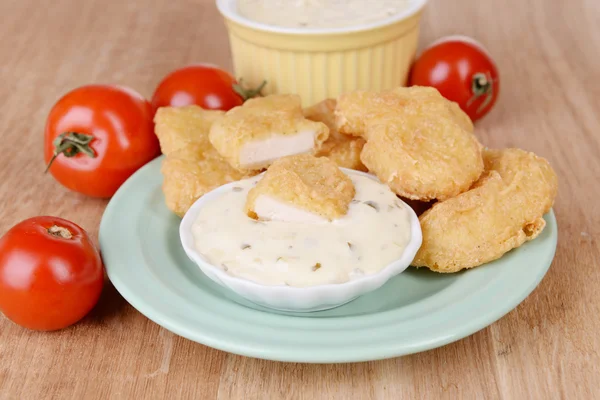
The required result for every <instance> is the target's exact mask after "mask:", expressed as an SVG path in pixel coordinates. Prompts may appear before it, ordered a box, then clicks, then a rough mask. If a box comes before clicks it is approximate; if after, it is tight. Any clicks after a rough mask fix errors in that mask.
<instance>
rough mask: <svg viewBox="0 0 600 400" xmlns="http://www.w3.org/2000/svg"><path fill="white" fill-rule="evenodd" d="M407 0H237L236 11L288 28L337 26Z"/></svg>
mask: <svg viewBox="0 0 600 400" xmlns="http://www.w3.org/2000/svg"><path fill="white" fill-rule="evenodd" d="M410 3H411V1H410V0H238V12H239V13H240V14H241V15H242V16H244V17H246V18H248V19H251V20H253V21H256V22H260V23H263V24H268V25H274V26H281V27H289V28H302V27H306V28H339V27H348V26H353V25H361V24H366V23H371V22H376V21H379V20H383V19H385V18H388V17H390V16H392V15H396V14H398V13H400V12H401V11H402V10H404V9H405V8H406V7H407V6H408V5H409V4H410Z"/></svg>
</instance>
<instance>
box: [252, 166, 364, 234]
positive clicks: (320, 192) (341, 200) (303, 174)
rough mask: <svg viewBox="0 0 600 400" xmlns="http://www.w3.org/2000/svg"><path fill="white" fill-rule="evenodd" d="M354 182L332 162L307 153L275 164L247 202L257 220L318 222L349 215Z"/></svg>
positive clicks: (253, 189)
mask: <svg viewBox="0 0 600 400" xmlns="http://www.w3.org/2000/svg"><path fill="white" fill-rule="evenodd" d="M354 194H355V189H354V185H353V183H352V180H351V179H350V178H349V177H348V176H347V175H346V174H344V173H343V172H342V171H341V170H340V169H339V168H338V166H337V165H336V164H335V163H334V162H333V161H331V160H328V159H327V158H324V157H318V158H317V157H313V156H311V155H308V154H301V155H296V156H290V157H284V158H281V159H279V160H277V161H275V162H274V163H273V165H271V166H270V167H269V169H268V170H267V172H265V175H264V176H263V177H262V179H261V180H260V181H259V182H258V184H257V185H256V186H255V187H254V188H252V189H251V190H250V192H249V193H248V197H247V199H246V213H247V214H248V216H250V217H251V218H254V219H262V220H278V221H287V222H309V223H318V222H325V221H328V220H329V221H330V220H334V219H337V218H340V217H342V216H344V215H345V214H346V213H347V212H348V206H349V204H350V202H351V201H352V199H353V198H354Z"/></svg>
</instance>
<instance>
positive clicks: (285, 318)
mask: <svg viewBox="0 0 600 400" xmlns="http://www.w3.org/2000/svg"><path fill="white" fill-rule="evenodd" d="M161 161H162V158H158V159H156V160H154V161H152V162H150V163H149V164H148V165H146V166H145V167H143V168H142V169H140V170H139V171H138V172H136V173H135V174H134V175H133V176H132V177H131V178H130V179H129V180H128V181H127V182H126V183H125V184H124V185H123V186H122V187H121V188H120V189H119V191H118V192H117V193H116V194H115V196H114V197H113V198H112V200H111V201H110V203H109V204H108V206H107V208H106V211H105V212H104V216H103V217H102V223H101V225H100V246H101V250H102V256H103V259H104V263H105V266H106V270H107V272H108V276H109V278H110V280H111V281H112V283H113V284H114V286H115V287H116V289H117V290H118V291H119V292H120V293H121V294H122V295H123V297H124V298H125V299H126V300H127V301H128V302H129V303H131V305H132V306H133V307H135V308H136V309H138V310H139V311H140V312H141V313H142V314H144V315H145V316H147V317H148V318H150V319H151V320H152V321H154V322H156V323H157V324H159V325H161V326H163V327H165V328H166V329H168V330H170V331H172V332H174V333H176V334H178V335H181V336H183V337H186V338H188V339H190V340H193V341H196V342H199V343H203V344H205V345H207V346H210V347H214V348H216V349H220V350H225V351H228V352H231V353H236V354H241V355H245V356H251V357H257V358H264V359H269V360H279V361H295V362H318V363H332V362H353V361H367V360H377V359H383V358H389V357H396V356H401V355H405V354H411V353H416V352H420V351H424V350H428V349H432V348H435V347H439V346H442V345H445V344H447V343H451V342H454V341H456V340H459V339H461V338H463V337H465V336H468V335H471V334H472V333H475V332H477V331H478V330H480V329H482V328H484V327H486V326H488V325H489V324H491V323H493V322H494V321H496V320H498V319H499V318H501V317H502V316H504V315H505V314H506V313H508V312H509V311H510V310H512V309H513V308H515V307H516V306H517V305H518V304H519V303H520V302H521V301H523V299H525V297H527V295H529V293H531V291H533V289H534V288H535V287H536V286H537V285H538V283H539V282H540V281H541V279H542V277H543V276H544V274H545V273H546V271H547V270H548V268H549V266H550V264H551V262H552V258H553V257H554V251H555V249H556V239H557V227H556V219H555V218H554V214H553V213H552V212H550V213H548V214H547V215H546V216H545V219H546V222H547V226H546V229H544V231H543V232H542V234H541V235H540V236H539V237H538V238H537V239H536V240H533V241H531V242H528V243H526V244H525V245H523V246H521V247H520V248H518V249H516V250H514V251H511V252H509V253H507V254H506V255H505V256H504V257H502V259H500V260H497V261H495V262H492V263H489V264H487V265H485V266H482V267H479V268H475V269H473V270H470V271H465V272H461V273H457V274H450V275H442V274H437V273H433V272H430V271H428V270H425V269H421V270H414V269H409V270H407V271H406V272H404V273H402V274H400V275H398V276H396V277H395V278H393V279H392V280H390V281H389V282H388V283H387V284H385V285H384V286H383V287H381V288H380V289H379V290H377V291H375V292H372V293H370V294H367V295H365V296H362V297H360V298H358V299H356V300H354V301H352V302H350V303H348V304H346V305H343V306H341V307H338V308H335V309H332V310H327V311H320V312H314V313H304V314H293V313H284V312H276V311H272V310H268V309H265V308H261V307H260V306H257V305H254V304H252V303H250V302H248V301H246V300H244V299H242V298H240V297H238V296H237V295H235V294H234V293H232V292H230V291H228V290H227V289H225V288H222V287H220V286H218V285H217V284H215V283H213V282H212V281H211V280H210V279H208V278H207V277H206V276H204V275H203V274H202V272H201V271H200V269H199V268H198V267H197V266H196V265H195V264H194V263H192V262H191V261H190V260H189V259H188V258H187V256H186V255H185V253H184V251H183V249H182V247H181V244H180V242H179V234H178V228H179V222H180V219H179V218H178V217H176V216H175V215H173V214H172V213H170V212H169V210H168V209H167V208H166V206H165V204H164V197H163V194H162V191H161V184H162V176H161V174H160V163H161Z"/></svg>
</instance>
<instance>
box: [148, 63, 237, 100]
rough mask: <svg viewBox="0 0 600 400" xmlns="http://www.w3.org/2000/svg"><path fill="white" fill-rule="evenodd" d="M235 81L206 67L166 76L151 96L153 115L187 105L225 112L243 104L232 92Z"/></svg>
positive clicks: (178, 70) (184, 69)
mask: <svg viewBox="0 0 600 400" xmlns="http://www.w3.org/2000/svg"><path fill="white" fill-rule="evenodd" d="M234 85H236V81H235V79H234V78H233V77H232V76H231V75H230V74H229V73H227V72H225V71H223V70H221V69H219V68H217V67H216V66H213V65H208V64H197V65H190V66H187V67H183V68H180V69H177V70H175V71H173V72H171V73H170V74H169V75H167V76H166V77H165V78H164V79H163V80H162V82H160V84H159V85H158V87H157V88H156V91H155V92H154V95H153V96H152V108H153V110H154V112H156V110H157V109H158V108H159V107H166V106H173V107H181V106H187V105H191V104H195V105H198V106H200V107H202V108H204V109H207V110H224V111H227V110H229V109H231V108H233V107H235V106H239V105H241V104H242V103H243V102H244V99H243V98H242V96H241V95H240V94H238V93H236V91H235V90H234Z"/></svg>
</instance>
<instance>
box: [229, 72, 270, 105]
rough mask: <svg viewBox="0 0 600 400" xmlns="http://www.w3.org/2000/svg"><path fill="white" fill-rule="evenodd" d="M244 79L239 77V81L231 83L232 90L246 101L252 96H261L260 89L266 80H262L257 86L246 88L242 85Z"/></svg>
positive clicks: (263, 86) (265, 83)
mask: <svg viewBox="0 0 600 400" xmlns="http://www.w3.org/2000/svg"><path fill="white" fill-rule="evenodd" d="M243 82H244V80H243V79H242V78H240V80H239V83H236V84H234V85H233V91H234V92H236V93H237V94H239V95H240V97H241V98H242V99H243V100H244V101H246V100H248V99H251V98H253V97H258V96H262V93H261V92H262V90H263V89H264V88H265V86H266V85H267V81H263V82H262V83H261V84H260V85H259V86H258V87H257V88H254V89H246V88H244V86H243Z"/></svg>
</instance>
